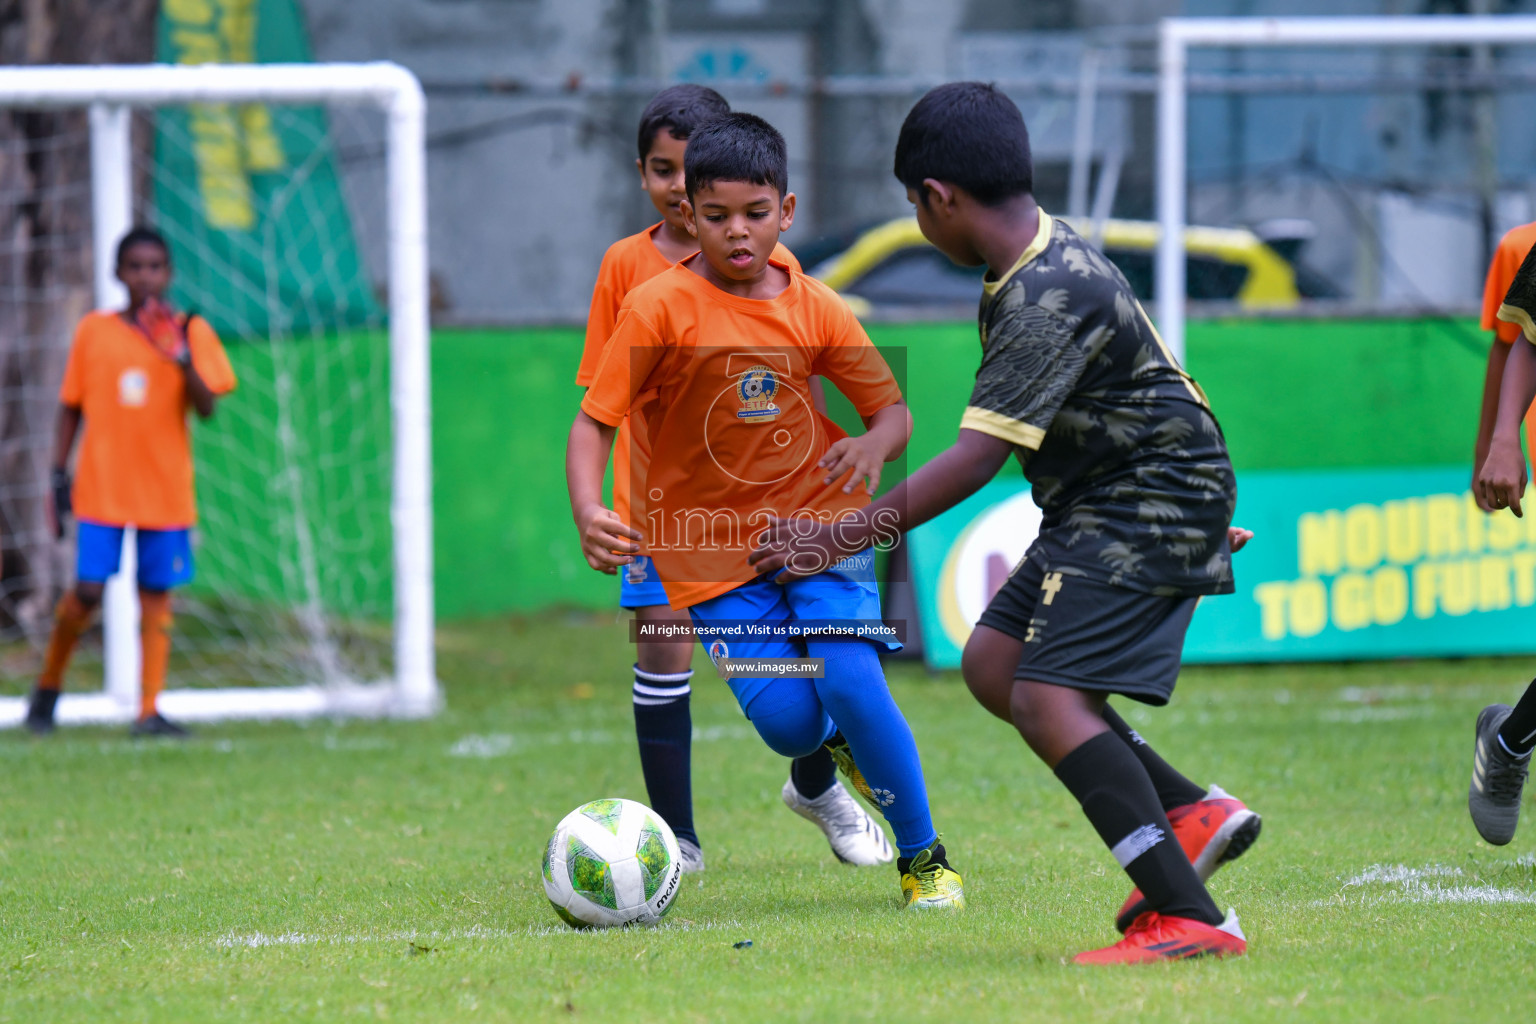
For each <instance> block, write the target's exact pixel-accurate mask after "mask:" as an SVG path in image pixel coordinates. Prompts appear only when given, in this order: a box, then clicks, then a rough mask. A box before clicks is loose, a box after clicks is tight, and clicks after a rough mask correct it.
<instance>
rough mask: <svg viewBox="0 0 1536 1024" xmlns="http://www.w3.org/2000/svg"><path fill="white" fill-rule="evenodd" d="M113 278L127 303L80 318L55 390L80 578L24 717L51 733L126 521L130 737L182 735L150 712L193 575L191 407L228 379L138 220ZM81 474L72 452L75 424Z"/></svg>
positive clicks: (214, 396)
mask: <svg viewBox="0 0 1536 1024" xmlns="http://www.w3.org/2000/svg"><path fill="white" fill-rule="evenodd" d="M117 278H118V280H119V281H121V282H123V284H124V285H125V286H126V287H127V289H128V308H127V309H126V310H123V311H121V312H99V313H91V314H90V315H88V316H87V317H85V319H83V320H81V321H80V326H79V327H78V328H76V330H75V340H74V343H73V346H72V347H71V349H70V353H69V363H68V365H67V367H66V368H65V370H64V383H63V386H62V387H61V388H60V389H59V419H58V429H57V435H56V440H55V443H54V452H53V509H54V516H55V521H56V526H57V530H58V533H59V535H60V536H63V526H64V517H65V516H67V515H68V514H70V513H71V511H73V513H74V514H75V516H76V517H77V518H78V519H79V522H80V528H79V535H78V538H77V549H78V550H77V554H76V572H75V576H76V582H75V587H74V589H73V590H71V591H69V592H68V593H66V594H65V595H64V597H63V599H62V600H60V601H59V607H58V611H57V612H56V614H55V622H54V627H53V635H52V636H51V637H50V638H49V640H48V651H47V654H46V656H45V660H44V662H43V670H42V672H41V673H40V674H39V676H38V679H37V688H36V689H34V690H33V691H32V700H31V704H30V706H29V707H28V709H27V718H26V725H27V728H28V729H30V730H32V732H34V733H39V734H41V733H47V732H50V731H52V729H53V724H54V722H53V712H54V707H55V705H56V704H57V703H58V700H59V689H60V687H61V686H62V685H63V682H64V670H65V668H66V667H67V666H68V665H69V659H70V655H71V654H73V653H74V649H75V643H76V641H77V640H79V638H80V634H81V633H83V632H84V631H85V628H86V627H87V626H88V625H89V624H90V620H91V616H92V614H93V613H94V612H95V610H96V608H97V606H99V605H100V604H101V594H102V587H103V585H104V584H105V583H106V581H107V578H108V577H110V576H112V575H114V574H115V573H116V572H117V570H118V563H119V559H120V557H121V554H122V546H123V530H124V528H125V527H128V526H133V527H136V528H137V534H138V584H139V609H140V641H141V643H142V645H143V683H142V690H141V697H140V706H139V717H138V721H136V722H135V723H134V725H133V733H134V735H136V736H184V735H186V730H185V729H183V728H181V727H180V726H178V725H176V724H175V723H173V722H169V721H167V720H166V719H165V718H164V717H163V716H162V715H161V714H160V713H159V711H158V710H157V708H156V699H157V698H158V697H159V695H160V691H161V689H162V688H163V687H164V685H165V668H166V662H167V661H168V660H169V659H170V653H171V637H170V629H171V595H170V591H171V588H172V587H176V586H180V585H181V584H184V583H186V582H188V581H189V580H191V578H192V547H191V543H190V537H189V533H190V530H191V528H192V525H193V523H194V522H195V521H196V518H197V510H196V504H195V499H194V497H193V490H192V447H191V437H190V435H189V432H188V429H187V410H188V408H189V407H190V408H192V409H195V410H196V411H197V414H198V416H200V417H202V418H203V419H207V418H208V417H209V416H212V415H213V408H214V405H215V403H216V402H217V400H218V396H220V395H223V394H226V393H228V392H229V391H231V390H233V389H234V387H235V375H234V371H233V370H232V369H231V368H230V365H229V359H228V357H227V356H226V355H225V353H224V348H223V346H222V345H220V344H219V339H218V336H217V335H216V334H214V332H213V328H211V327H210V326H209V325H208V323H207V321H205V320H202V319H200V318H197V317H192V316H178V315H177V314H175V313H173V312H172V311H171V309H170V307H169V306H167V305H166V303H165V299H164V295H165V290H166V287H167V286H168V285H169V284H170V281H171V261H170V250H169V249H168V248H167V247H166V244H165V240H164V239H163V238H161V237H160V235H159V233H158V232H155V231H153V230H151V229H149V228H143V227H138V228H134V229H133V230H132V231H130V232H128V233H127V234H126V235H124V236H123V240H122V241H121V242H119V243H118V247H117ZM82 419H83V420H84V421H85V439H84V441H83V442H82V443H81V446H80V458H79V462H78V464H77V479H76V480H75V483H74V487H73V488H71V487H70V479H69V469H68V463H69V454H70V450H71V449H72V448H73V447H74V444H75V435H76V434H77V433H78V432H79V429H80V424H81V420H82Z"/></svg>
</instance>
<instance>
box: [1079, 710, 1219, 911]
mask: <svg viewBox="0 0 1536 1024" xmlns="http://www.w3.org/2000/svg"><path fill="white" fill-rule="evenodd" d="M1056 777H1057V778H1058V779H1060V780H1061V781H1062V784H1063V785H1065V786H1066V787H1067V789H1069V790H1071V792H1072V795H1073V796H1075V797H1077V802H1078V803H1080V804H1082V805H1083V813H1084V814H1086V815H1088V820H1089V821H1090V822H1092V823H1093V827H1094V828H1095V829H1096V830H1097V831H1098V833H1099V838H1100V839H1103V840H1104V844H1105V845H1106V846H1108V847H1109V848H1110V852H1111V853H1113V854H1114V855H1115V859H1116V860H1117V861H1119V862H1120V866H1121V867H1122V868H1124V869H1125V873H1126V874H1128V875H1130V876H1131V881H1133V882H1135V883H1136V888H1138V889H1140V890H1141V892H1142V895H1144V896H1146V898H1147V902H1148V903H1149V904H1151V906H1152V909H1154V910H1156V911H1157V912H1158V913H1160V914H1166V915H1169V916H1171V917H1187V918H1193V919H1194V920H1196V921H1204V922H1205V923H1206V924H1213V925H1214V924H1220V923H1221V922H1222V921H1223V920H1224V915H1223V914H1222V913H1221V911H1220V910H1218V909H1216V904H1215V902H1214V901H1213V900H1212V899H1211V894H1210V893H1208V892H1206V891H1205V886H1204V885H1202V884H1201V883H1200V876H1199V875H1197V874H1195V868H1194V865H1192V864H1191V863H1190V862H1189V858H1188V857H1186V856H1184V850H1183V849H1182V848H1181V847H1180V846H1179V842H1178V840H1177V839H1175V838H1174V835H1173V828H1172V826H1170V825H1169V824H1168V815H1166V814H1165V813H1163V809H1162V806H1161V805H1160V804H1159V803H1158V799H1157V791H1156V790H1155V789H1153V788H1152V782H1151V780H1150V779H1148V778H1147V772H1146V769H1144V768H1143V767H1142V766H1141V762H1140V761H1139V760H1138V759H1137V757H1136V755H1135V754H1133V753H1132V752H1131V750H1130V749H1129V747H1128V746H1127V745H1126V743H1125V742H1124V741H1123V740H1121V738H1120V737H1119V736H1116V735H1115V734H1114V733H1112V732H1106V733H1102V734H1101V735H1098V736H1095V737H1094V738H1093V739H1091V740H1089V741H1088V742H1087V743H1084V744H1083V745H1082V746H1080V747H1078V748H1077V749H1076V750H1074V751H1072V753H1070V754H1068V755H1067V756H1066V757H1064V758H1062V759H1061V763H1060V764H1058V765H1057V766H1056Z"/></svg>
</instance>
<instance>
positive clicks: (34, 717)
mask: <svg viewBox="0 0 1536 1024" xmlns="http://www.w3.org/2000/svg"><path fill="white" fill-rule="evenodd" d="M58 703H59V691H58V690H44V689H41V688H37V689H34V690H33V691H32V699H31V700H30V701H29V702H28V703H27V717H26V718H25V719H23V721H22V724H23V725H25V726H26V727H27V731H28V732H30V733H31V734H32V735H34V736H46V735H48V734H49V733H51V732H53V730H54V721H53V709H54V708H55V707H57V706H58Z"/></svg>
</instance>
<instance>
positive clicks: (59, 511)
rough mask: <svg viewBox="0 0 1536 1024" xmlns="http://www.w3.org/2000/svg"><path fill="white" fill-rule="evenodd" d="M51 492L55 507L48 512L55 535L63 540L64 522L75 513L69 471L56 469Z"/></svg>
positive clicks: (51, 483)
mask: <svg viewBox="0 0 1536 1024" xmlns="http://www.w3.org/2000/svg"><path fill="white" fill-rule="evenodd" d="M50 490H51V491H52V492H53V507H52V508H51V509H49V510H48V512H49V518H50V519H51V520H52V522H53V535H54V537H55V538H57V539H59V540H63V539H64V520H66V519H68V518H69V514H70V513H71V512H72V511H74V509H73V508H72V506H71V503H70V498H69V470H67V469H65V468H64V467H62V466H56V467H54V470H53V476H52V478H51V480H50Z"/></svg>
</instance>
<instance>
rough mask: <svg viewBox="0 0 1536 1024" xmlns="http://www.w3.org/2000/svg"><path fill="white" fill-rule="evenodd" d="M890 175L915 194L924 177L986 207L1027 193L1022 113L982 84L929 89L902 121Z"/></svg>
mask: <svg viewBox="0 0 1536 1024" xmlns="http://www.w3.org/2000/svg"><path fill="white" fill-rule="evenodd" d="M896 178H897V180H899V181H900V182H901V183H902V184H903V185H905V186H906V187H907V188H910V189H914V190H916V191H917V192H919V193H921V192H922V191H923V179H924V178H933V179H935V180H937V181H943V182H948V183H949V184H952V185H958V186H959V187H960V188H963V189H965V191H967V192H969V193H970V194H971V195H972V196H974V197H975V198H976V200H977V201H978V202H981V203H985V204H986V205H988V206H997V205H998V204H1000V203H1003V202H1005V201H1007V200H1009V199H1012V198H1013V197H1014V196H1021V195H1024V194H1026V193H1030V192H1033V191H1034V190H1035V168H1034V162H1033V161H1032V160H1031V159H1030V155H1029V131H1028V129H1026V128H1025V127H1024V115H1023V114H1021V113H1019V108H1018V107H1016V106H1014V104H1013V101H1012V100H1010V99H1009V98H1008V97H1007V96H1005V95H1003V94H1002V93H1001V92H999V91H998V89H997V87H996V86H994V85H990V84H988V83H986V82H950V83H948V84H947V85H940V86H937V87H935V88H933V89H930V90H928V93H927V95H925V96H924V97H923V98H922V99H920V100H918V101H917V106H915V107H913V108H912V110H911V112H910V113H908V114H907V119H906V120H905V121H903V122H902V125H901V135H900V136H898V137H897V139H896ZM925 201H926V199H925Z"/></svg>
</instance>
